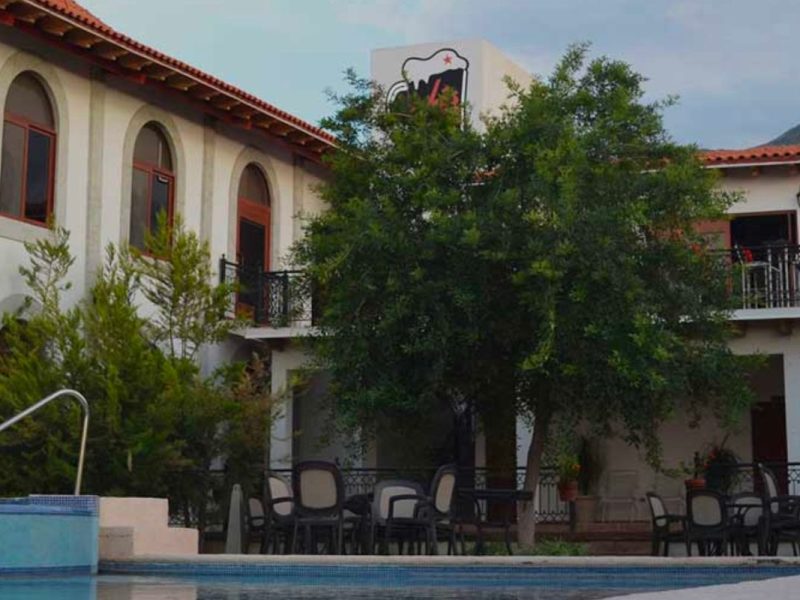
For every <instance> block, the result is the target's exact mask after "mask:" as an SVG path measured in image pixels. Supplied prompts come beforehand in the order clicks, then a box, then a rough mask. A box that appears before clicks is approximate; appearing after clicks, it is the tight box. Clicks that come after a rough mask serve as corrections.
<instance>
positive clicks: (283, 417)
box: [269, 350, 303, 469]
mask: <svg viewBox="0 0 800 600" xmlns="http://www.w3.org/2000/svg"><path fill="white" fill-rule="evenodd" d="M298 355H299V353H297V352H293V351H285V352H284V351H277V350H273V352H272V395H273V397H274V398H275V399H281V400H282V401H283V405H282V408H281V414H280V416H279V417H278V418H277V419H275V420H274V421H273V423H272V431H270V449H269V462H270V467H271V468H273V469H288V468H291V466H292V439H293V435H294V431H293V428H292V422H293V421H292V409H293V408H294V406H293V405H294V398H292V393H291V389H290V384H291V382H290V377H291V370H292V369H296V368H298V367H299V366H300V365H301V364H302V362H303V361H302V355H300V356H298Z"/></svg>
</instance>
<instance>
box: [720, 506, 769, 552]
mask: <svg viewBox="0 0 800 600" xmlns="http://www.w3.org/2000/svg"><path fill="white" fill-rule="evenodd" d="M728 511H729V513H730V543H731V548H732V550H733V551H734V553H735V554H738V555H741V556H749V555H750V554H752V553H751V551H750V546H751V544H752V543H756V544H760V541H761V539H762V534H761V528H762V527H763V524H764V520H763V518H762V517H763V514H764V507H763V503H762V498H761V496H759V495H758V494H756V493H754V492H741V493H739V494H734V495H733V496H731V497H730V498H729V499H728ZM759 549H760V546H759Z"/></svg>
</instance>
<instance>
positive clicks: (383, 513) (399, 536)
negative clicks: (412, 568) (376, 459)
mask: <svg viewBox="0 0 800 600" xmlns="http://www.w3.org/2000/svg"><path fill="white" fill-rule="evenodd" d="M432 510H433V507H432V503H431V501H430V498H429V497H428V496H426V495H425V492H424V490H423V489H422V486H421V485H420V484H418V483H416V482H415V481H407V480H404V479H387V480H384V481H380V482H378V484H377V485H376V486H375V491H374V495H373V499H372V510H371V512H370V533H369V540H370V541H369V548H370V550H371V551H373V552H374V550H375V546H376V544H377V545H378V549H379V551H380V553H381V554H387V553H388V552H389V545H390V544H391V542H393V541H394V542H397V547H398V552H399V553H400V554H402V553H403V546H404V544H405V543H408V549H409V553H411V552H412V551H413V550H414V548H415V544H416V547H417V554H419V553H420V551H419V543H420V540H421V539H422V538H424V540H425V553H426V554H428V553H430V552H431V547H432V542H433V540H432V539H431V528H432V525H433V523H434V521H433V518H432Z"/></svg>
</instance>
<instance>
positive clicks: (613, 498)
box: [600, 471, 639, 521]
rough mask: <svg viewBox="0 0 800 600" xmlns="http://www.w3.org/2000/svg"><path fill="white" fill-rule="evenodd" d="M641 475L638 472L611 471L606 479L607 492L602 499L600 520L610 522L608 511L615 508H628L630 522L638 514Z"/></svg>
mask: <svg viewBox="0 0 800 600" xmlns="http://www.w3.org/2000/svg"><path fill="white" fill-rule="evenodd" d="M638 484H639V474H638V473H637V472H636V471H610V472H609V473H608V475H607V478H606V492H605V494H604V495H603V496H602V497H601V498H600V519H601V520H602V521H607V520H608V509H609V508H611V507H614V506H621V507H623V508H624V507H627V508H628V520H630V521H633V518H634V515H635V514H636V512H637V511H636V488H637V487H638Z"/></svg>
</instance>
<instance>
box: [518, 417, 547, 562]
mask: <svg viewBox="0 0 800 600" xmlns="http://www.w3.org/2000/svg"><path fill="white" fill-rule="evenodd" d="M548 425H549V419H548V418H547V417H546V416H545V415H540V416H537V417H535V418H534V422H533V440H531V445H530V447H529V448H528V458H527V462H526V464H525V486H524V489H525V491H529V492H532V493H533V500H532V501H531V502H523V503H522V506H521V508H522V510H521V511H520V515H519V518H518V519H517V541H518V542H519V543H520V545H523V546H533V544H534V542H535V541H536V491H537V488H538V486H539V473H540V472H541V470H542V454H543V453H544V443H545V438H546V437H547V429H548Z"/></svg>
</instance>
